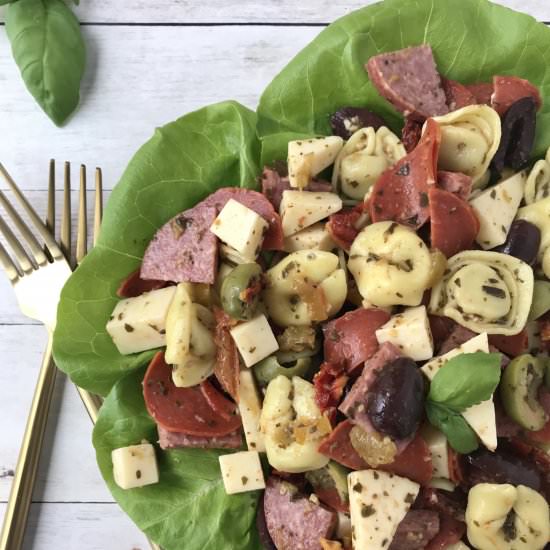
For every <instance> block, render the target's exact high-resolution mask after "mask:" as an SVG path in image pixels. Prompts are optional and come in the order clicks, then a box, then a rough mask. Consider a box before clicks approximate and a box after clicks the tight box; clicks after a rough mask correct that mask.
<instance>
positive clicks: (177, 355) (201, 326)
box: [165, 283, 216, 388]
mask: <svg viewBox="0 0 550 550" xmlns="http://www.w3.org/2000/svg"><path fill="white" fill-rule="evenodd" d="M213 327H214V316H213V314H212V312H211V311H210V310H209V309H208V308H207V307H204V306H203V305H201V304H198V303H193V297H192V290H191V285H190V284H189V283H180V284H179V285H178V286H177V288H176V293H175V294H174V298H173V300H172V303H171V304H170V308H169V309H168V314H167V316H166V352H165V360H166V362H167V363H168V364H169V365H173V371H172V379H173V381H174V384H175V385H176V386H177V387H179V388H188V387H190V386H196V385H197V384H200V383H201V382H203V381H204V380H206V379H207V378H208V377H209V376H210V375H211V374H212V372H213V371H214V364H215V362H216V345H215V343H214V338H213V335H212V332H211V331H212V329H213Z"/></svg>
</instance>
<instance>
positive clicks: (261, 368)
mask: <svg viewBox="0 0 550 550" xmlns="http://www.w3.org/2000/svg"><path fill="white" fill-rule="evenodd" d="M310 367H311V359H310V358H309V357H303V358H301V359H298V360H297V361H296V362H295V363H294V364H292V365H288V366H285V365H281V363H279V361H278V360H277V357H276V356H275V355H270V356H269V357H266V358H265V359H264V360H263V361H260V362H259V363H258V364H256V365H255V366H254V376H255V377H256V380H257V381H258V384H260V386H267V385H268V384H269V383H270V382H271V380H273V379H274V378H277V376H279V375H281V374H282V375H283V376H286V377H287V378H292V377H293V376H300V377H302V378H304V377H305V375H306V373H307V372H308V370H309V369H310Z"/></svg>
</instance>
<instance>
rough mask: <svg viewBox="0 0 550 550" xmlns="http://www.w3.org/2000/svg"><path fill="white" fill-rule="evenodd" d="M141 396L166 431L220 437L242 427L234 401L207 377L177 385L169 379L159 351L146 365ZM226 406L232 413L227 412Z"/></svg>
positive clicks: (161, 353)
mask: <svg viewBox="0 0 550 550" xmlns="http://www.w3.org/2000/svg"><path fill="white" fill-rule="evenodd" d="M216 393H217V395H214V394H216ZM143 397H144V399H145V406H146V407H147V412H148V413H149V414H150V415H151V416H152V417H153V418H154V419H155V421H156V422H157V424H160V425H161V426H162V427H163V428H165V429H166V430H168V431H172V432H181V433H185V434H187V435H195V436H199V437H212V436H216V437H219V436H224V435H227V434H230V433H232V432H234V431H235V430H237V429H239V428H240V427H241V417H240V416H239V415H238V414H236V412H237V411H236V407H235V405H234V404H233V403H231V402H230V401H229V400H227V399H225V397H223V395H221V394H220V393H219V392H217V390H215V388H213V387H212V385H211V384H210V382H208V381H207V380H205V381H204V382H203V383H202V384H200V385H199V386H193V387H191V388H177V387H176V386H175V385H174V382H173V381H172V367H171V366H170V365H167V364H166V362H165V361H164V353H163V352H162V351H159V352H158V353H157V354H156V355H155V356H154V357H153V359H152V361H151V363H150V364H149V367H148V368H147V372H146V373H145V378H144V379H143ZM213 405H214V407H213ZM229 410H232V411H233V412H234V414H232V415H230V414H227V411H229ZM218 411H220V412H221V414H220V412H218Z"/></svg>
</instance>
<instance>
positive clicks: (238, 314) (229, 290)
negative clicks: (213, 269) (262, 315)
mask: <svg viewBox="0 0 550 550" xmlns="http://www.w3.org/2000/svg"><path fill="white" fill-rule="evenodd" d="M261 274H262V268H261V267H260V266H259V265H258V264H255V263H250V264H241V265H238V266H237V267H235V268H234V269H233V270H232V271H230V272H229V274H228V275H227V276H226V277H225V279H224V280H223V282H222V287H221V291H220V297H221V302H222V307H223V309H224V311H225V312H226V313H227V314H228V315H230V316H231V317H233V318H234V319H241V320H246V319H251V318H252V317H254V314H255V313H256V308H257V306H258V297H259V294H260V291H261V289H262V287H261Z"/></svg>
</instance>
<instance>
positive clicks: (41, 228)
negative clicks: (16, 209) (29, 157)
mask: <svg viewBox="0 0 550 550" xmlns="http://www.w3.org/2000/svg"><path fill="white" fill-rule="evenodd" d="M0 174H2V176H3V177H4V179H5V180H6V182H7V184H8V185H9V187H10V188H11V190H12V192H13V194H14V195H15V198H16V199H17V200H18V201H19V204H20V205H21V206H22V207H23V208H24V210H25V212H26V213H27V215H28V216H29V218H30V220H31V222H32V223H33V225H34V227H35V228H36V230H37V231H38V232H39V233H40V236H41V237H42V238H43V239H44V242H45V243H46V246H47V247H48V249H49V251H50V253H51V254H52V256H53V257H54V258H55V257H60V256H61V250H60V249H59V247H58V246H57V243H56V242H55V239H54V238H53V237H52V236H51V234H50V232H49V231H48V229H47V228H46V226H45V225H44V224H43V223H42V220H41V219H40V217H39V216H38V214H37V213H36V211H35V210H34V208H33V207H32V206H31V205H30V203H29V201H28V200H27V199H26V198H25V196H24V195H23V193H21V191H20V189H19V187H17V185H16V184H15V182H14V181H13V179H12V177H11V176H10V175H9V173H8V171H7V170H6V169H5V168H4V166H3V164H2V163H1V162H0ZM25 227H26V226H25ZM27 229H28V228H27ZM29 233H30V231H29ZM31 235H32V233H31ZM35 240H36V239H35ZM41 254H42V255H43V256H44V253H43V252H41ZM44 258H45V256H44Z"/></svg>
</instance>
